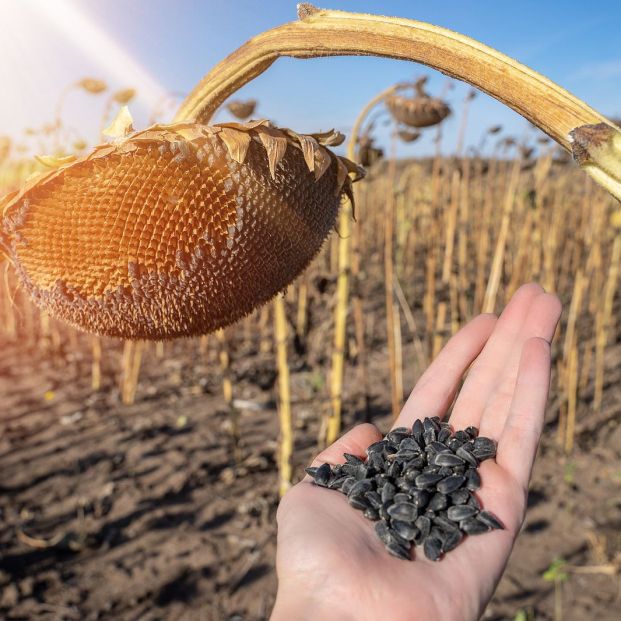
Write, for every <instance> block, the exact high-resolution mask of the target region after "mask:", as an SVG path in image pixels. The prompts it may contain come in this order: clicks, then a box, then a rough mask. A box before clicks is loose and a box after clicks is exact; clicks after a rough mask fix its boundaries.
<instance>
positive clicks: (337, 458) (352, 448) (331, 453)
mask: <svg viewBox="0 0 621 621" xmlns="http://www.w3.org/2000/svg"><path fill="white" fill-rule="evenodd" d="M381 439H382V434H381V433H380V432H379V430H378V428H377V427H376V426H375V425H371V424H370V423H363V424H362V425H356V426H355V427H354V428H353V429H350V430H349V431H348V432H347V433H346V434H345V435H343V436H341V437H340V438H339V439H338V440H337V441H336V442H334V443H333V444H331V445H330V446H329V447H328V448H326V449H324V450H323V451H321V453H319V455H317V457H315V459H314V460H313V463H312V464H311V466H321V465H322V464H326V463H327V464H331V465H335V464H343V463H345V457H343V454H344V453H351V454H352V455H356V456H358V457H361V458H365V457H366V448H367V446H369V444H373V442H377V441H378V440H381ZM306 476H307V478H309V477H308V475H306Z"/></svg>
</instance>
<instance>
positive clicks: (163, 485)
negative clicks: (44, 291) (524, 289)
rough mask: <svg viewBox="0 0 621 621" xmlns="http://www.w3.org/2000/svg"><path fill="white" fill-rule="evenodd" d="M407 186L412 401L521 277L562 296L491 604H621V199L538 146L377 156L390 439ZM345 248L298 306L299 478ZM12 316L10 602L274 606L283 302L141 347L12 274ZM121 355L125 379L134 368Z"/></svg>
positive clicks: (379, 376) (576, 609)
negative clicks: (448, 351)
mask: <svg viewBox="0 0 621 621" xmlns="http://www.w3.org/2000/svg"><path fill="white" fill-rule="evenodd" d="M391 193H392V196H393V197H394V214H395V223H394V225H395V226H394V254H393V257H394V276H395V287H394V288H395V292H394V301H393V313H394V319H395V321H394V322H393V323H394V326H395V334H393V335H392V337H393V338H394V339H395V342H396V345H397V346H396V372H397V373H399V374H400V376H401V377H402V385H403V387H404V390H405V391H407V390H408V389H409V388H410V387H411V385H412V384H413V382H414V381H415V380H416V378H417V377H418V375H419V374H420V372H421V369H422V368H424V366H425V365H426V364H427V363H428V361H429V360H430V358H431V357H432V356H433V355H434V354H435V353H436V352H437V351H438V350H439V348H440V347H441V345H442V343H443V342H444V341H445V340H446V339H447V338H448V337H449V336H450V334H451V333H453V332H454V331H455V330H457V329H458V327H459V326H460V325H462V324H463V323H464V322H465V321H467V320H468V319H469V318H470V317H471V316H473V314H476V313H477V312H480V310H481V309H483V308H485V309H488V310H489V309H494V308H495V309H496V310H498V309H500V308H501V307H502V305H503V304H504V302H505V301H506V300H507V299H508V297H509V296H510V295H511V293H512V292H513V291H514V290H515V288H517V287H518V286H519V285H520V284H521V283H522V282H525V281H528V280H531V279H534V280H537V281H539V282H541V283H542V284H543V285H544V287H546V289H548V290H550V291H553V292H555V293H557V294H558V295H559V296H560V297H561V299H562V301H563V304H564V308H565V313H564V316H563V319H562V325H561V328H560V330H559V333H558V334H557V336H556V339H555V342H554V349H553V353H554V377H553V387H552V393H551V399H550V407H549V409H548V413H547V425H546V429H545V435H544V440H543V443H542V448H541V452H540V456H539V458H538V462H537V465H536V469H535V475H534V479H533V491H532V494H531V498H530V507H529V513H528V516H527V521H526V524H525V528H524V532H523V534H522V536H521V537H520V539H519V541H518V544H517V546H516V550H515V553H514V555H513V557H512V559H511V562H510V565H509V569H508V571H507V573H506V575H505V577H504V579H503V581H502V583H501V584H500V587H499V589H498V592H497V594H496V596H495V598H494V600H493V601H492V603H491V604H490V606H489V609H488V612H487V614H486V618H490V619H514V618H518V619H567V620H573V619H575V620H578V619H586V618H598V619H613V618H616V616H615V610H616V609H618V606H619V603H620V600H619V597H620V596H619V592H620V588H619V576H618V566H619V560H620V556H621V540H620V539H619V534H618V533H619V527H620V526H621V502H620V501H619V497H620V494H619V490H620V486H621V464H620V463H619V454H620V452H621V427H620V426H619V421H620V418H621V389H619V380H620V379H621V324H620V322H619V309H620V308H621V306H620V304H619V272H618V271H617V268H618V263H619V254H620V253H621V241H620V240H621V230H620V227H619V223H618V217H617V219H615V218H616V216H615V209H616V210H618V207H617V205H616V203H615V201H614V200H613V199H611V198H610V197H609V196H608V195H607V194H606V193H605V192H604V191H602V190H600V189H599V188H597V187H596V186H595V185H594V184H593V183H592V182H591V181H590V180H588V179H587V178H586V177H585V176H584V175H582V174H581V173H580V172H579V171H578V170H576V169H575V168H574V167H566V166H562V165H559V164H555V163H554V162H553V161H552V160H551V159H550V158H549V157H546V156H542V157H540V159H538V160H537V161H536V162H529V163H524V162H520V161H519V160H518V159H507V160H490V161H482V160H472V159H470V160H468V159H464V160H460V161H453V160H448V159H439V160H437V161H435V162H431V161H413V162H406V163H399V164H398V166H396V167H394V168H393V169H392V170H391V169H389V168H387V167H385V166H381V165H380V166H378V167H376V168H374V169H372V170H371V171H370V174H369V178H368V179H367V180H366V181H363V182H361V183H360V184H358V187H357V188H356V195H357V224H356V225H355V226H354V230H353V238H352V242H353V247H354V253H355V254H354V262H353V267H354V270H353V271H354V282H353V283H352V288H353V300H352V304H351V308H350V314H349V318H348V332H347V355H346V366H345V382H344V395H343V404H344V424H345V426H346V427H349V426H351V425H353V424H355V423H356V422H359V421H361V420H364V419H369V420H372V421H373V422H375V423H376V424H378V425H379V426H380V427H381V428H382V429H383V430H385V429H387V427H388V426H389V424H390V419H391V415H390V411H391V395H390V390H389V388H388V386H389V385H390V381H389V377H388V352H387V348H386V341H387V335H386V328H385V326H386V316H385V315H386V304H385V300H384V267H383V256H384V243H385V237H384V226H385V216H384V205H385V203H386V200H387V198H388V197H389V196H390V195H391ZM337 242H338V237H337V235H333V236H332V237H331V239H330V240H329V241H328V243H327V244H326V245H325V246H324V249H323V251H322V253H321V254H320V256H319V257H317V258H316V259H315V261H314V262H313V264H312V265H311V267H310V268H309V270H308V271H307V273H306V274H304V275H303V276H302V277H301V278H299V279H298V280H297V281H296V282H295V283H294V285H292V286H291V287H290V288H289V290H288V292H287V294H286V296H285V309H286V313H287V318H288V323H289V335H290V339H289V343H288V347H289V358H290V360H289V364H290V373H291V392H292V408H293V423H294V424H293V427H294V435H295V447H296V452H295V453H294V455H293V469H294V479H295V480H297V479H298V478H300V477H301V475H302V471H303V467H304V466H305V465H307V463H308V461H309V460H310V458H311V456H312V454H313V452H314V451H315V449H316V444H317V438H318V437H319V436H323V434H322V433H321V430H320V427H321V425H322V419H325V417H326V415H327V414H328V413H329V409H330V399H329V381H328V374H329V369H330V354H331V351H330V347H329V345H328V344H330V343H331V342H332V330H333V304H334V294H335V281H336V272H337V259H338V257H337ZM1 308H2V311H1V312H2V320H1V321H2V323H1V330H2V334H1V338H2V343H3V351H4V356H3V358H2V362H1V363H0V365H1V366H0V382H1V386H2V388H1V394H2V396H3V403H4V414H3V416H2V417H1V419H0V589H1V592H2V595H1V598H0V614H2V615H3V616H5V617H6V618H9V619H30V618H49V619H57V618H63V619H65V618H66V619H138V618H139V619H211V618H213V619H243V620H253V621H254V620H257V619H264V618H266V617H267V615H268V614H269V610H270V607H271V603H272V601H273V596H274V592H275V584H276V583H275V576H274V572H273V562H274V534H275V525H274V513H275V508H276V505H277V501H278V474H277V467H276V460H275V450H276V441H277V436H278V416H277V412H276V402H277V398H278V395H277V384H276V380H277V375H276V351H275V350H274V345H273V343H274V338H273V337H274V335H273V331H272V324H273V318H272V312H273V307H272V306H265V307H263V309H260V310H259V311H257V312H256V313H255V314H254V315H252V316H251V317H249V318H247V319H245V320H242V321H241V322H240V323H239V324H237V325H236V326H234V327H232V328H229V329H227V330H226V332H225V333H222V334H221V335H220V338H216V337H209V338H207V337H204V338H202V339H195V340H183V341H176V342H173V343H167V344H165V345H163V346H161V345H159V346H146V347H140V348H135V349H137V350H139V352H140V355H136V353H135V351H128V348H127V347H125V348H124V347H123V346H122V344H120V343H119V342H117V341H113V340H107V339H102V340H101V341H93V340H92V339H91V338H90V337H88V336H85V335H79V334H76V333H75V332H73V331H70V330H69V329H67V328H65V327H64V326H63V325H61V324H57V323H56V322H54V321H50V320H48V319H47V318H46V317H44V316H41V315H40V314H39V312H38V311H37V310H35V309H34V308H33V307H31V306H30V305H29V303H28V302H26V300H25V297H24V295H23V293H22V292H20V291H19V290H17V289H16V286H15V283H14V281H13V280H12V277H11V275H10V274H9V275H8V276H7V278H6V279H5V282H4V284H3V290H2V305H1ZM356 309H359V312H356ZM361 341H362V343H363V345H364V347H363V348H361ZM361 352H364V355H363V356H361V355H360V353H361ZM124 360H125V363H124V362H123V361H124ZM127 360H133V363H132V364H133V369H132V372H131V373H130V374H129V375H130V376H131V377H133V378H134V379H133V380H132V381H130V382H129V388H128V382H127V377H126V378H125V381H124V382H121V379H122V378H120V374H121V369H122V368H123V367H125V369H126V371H127V367H128V362H127ZM363 360H364V361H365V363H366V369H365V368H364V367H363V366H362V365H361V361H363ZM130 366H131V365H130ZM95 376H97V382H95V379H96V377H95ZM136 378H137V380H136ZM223 380H225V381H224V386H225V394H224V395H223V390H222V389H223ZM93 384H95V385H96V386H97V385H99V388H98V389H97V390H93V387H92V386H93ZM128 391H129V397H128ZM134 395H135V398H134V399H132V397H134ZM132 400H133V403H131V404H126V405H124V404H123V401H125V402H131V401H132ZM231 413H234V416H232V415H231ZM324 422H325V421H324ZM557 559H561V560H562V561H563V562H564V565H562V566H560V565H559V564H558V563H556V564H555V560H557Z"/></svg>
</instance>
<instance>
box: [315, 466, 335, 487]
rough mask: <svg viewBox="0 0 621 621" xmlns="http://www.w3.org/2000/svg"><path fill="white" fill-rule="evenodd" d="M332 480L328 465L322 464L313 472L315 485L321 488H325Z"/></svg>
mask: <svg viewBox="0 0 621 621" xmlns="http://www.w3.org/2000/svg"><path fill="white" fill-rule="evenodd" d="M331 478H332V470H331V469H330V464H322V465H321V466H319V468H317V471H316V472H315V483H316V484H317V485H320V486H321V487H326V486H327V485H328V483H329V482H330V479H331Z"/></svg>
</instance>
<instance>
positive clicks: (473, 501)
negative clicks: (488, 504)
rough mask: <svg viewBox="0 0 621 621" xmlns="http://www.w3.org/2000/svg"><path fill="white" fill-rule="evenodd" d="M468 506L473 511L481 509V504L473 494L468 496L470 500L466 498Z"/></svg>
mask: <svg viewBox="0 0 621 621" xmlns="http://www.w3.org/2000/svg"><path fill="white" fill-rule="evenodd" d="M468 504H469V505H470V506H471V507H474V508H475V509H479V510H480V509H481V503H480V502H479V500H478V498H477V497H476V496H475V495H474V494H470V498H468Z"/></svg>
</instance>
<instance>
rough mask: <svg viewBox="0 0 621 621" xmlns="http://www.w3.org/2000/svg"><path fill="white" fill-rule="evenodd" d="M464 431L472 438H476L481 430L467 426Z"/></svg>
mask: <svg viewBox="0 0 621 621" xmlns="http://www.w3.org/2000/svg"><path fill="white" fill-rule="evenodd" d="M464 431H465V432H466V433H467V434H468V435H469V436H470V437H471V438H472V439H474V438H476V437H477V436H478V435H479V430H478V429H477V428H476V427H472V426H470V427H466V428H465V429H464Z"/></svg>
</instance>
